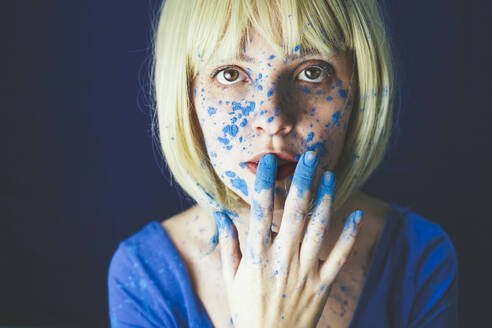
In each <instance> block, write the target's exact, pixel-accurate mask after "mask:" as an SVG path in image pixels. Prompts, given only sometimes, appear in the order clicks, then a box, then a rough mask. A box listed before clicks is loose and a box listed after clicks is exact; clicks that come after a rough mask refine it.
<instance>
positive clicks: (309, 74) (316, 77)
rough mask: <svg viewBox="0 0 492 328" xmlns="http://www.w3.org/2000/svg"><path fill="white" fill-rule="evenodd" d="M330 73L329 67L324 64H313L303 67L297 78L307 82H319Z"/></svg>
mask: <svg viewBox="0 0 492 328" xmlns="http://www.w3.org/2000/svg"><path fill="white" fill-rule="evenodd" d="M329 75H330V72H329V68H328V67H325V66H322V65H311V66H308V67H306V68H305V69H303V70H302V71H301V72H300V73H299V74H298V75H297V79H298V80H302V81H307V82H314V83H318V82H321V81H323V80H324V79H325V78H326V77H327V76H329Z"/></svg>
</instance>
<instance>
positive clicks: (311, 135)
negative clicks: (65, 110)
mask: <svg viewBox="0 0 492 328" xmlns="http://www.w3.org/2000/svg"><path fill="white" fill-rule="evenodd" d="M313 136H314V133H313V132H310V133H309V134H308V136H307V139H306V143H310V142H311V141H313Z"/></svg>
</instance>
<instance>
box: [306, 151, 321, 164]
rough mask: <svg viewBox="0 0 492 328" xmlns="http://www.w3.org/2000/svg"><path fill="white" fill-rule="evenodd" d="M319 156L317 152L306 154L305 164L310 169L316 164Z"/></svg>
mask: <svg viewBox="0 0 492 328" xmlns="http://www.w3.org/2000/svg"><path fill="white" fill-rule="evenodd" d="M317 159H318V156H317V154H316V152H315V151H312V150H310V151H308V152H306V153H304V164H305V165H306V166H309V167H313V166H314V165H315V163H316V160H317Z"/></svg>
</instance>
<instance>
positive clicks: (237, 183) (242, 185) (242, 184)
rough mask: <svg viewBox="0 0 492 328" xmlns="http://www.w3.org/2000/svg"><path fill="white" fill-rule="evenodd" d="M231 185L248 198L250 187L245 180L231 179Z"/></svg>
mask: <svg viewBox="0 0 492 328" xmlns="http://www.w3.org/2000/svg"><path fill="white" fill-rule="evenodd" d="M231 183H232V186H233V187H234V188H236V189H238V190H239V191H241V192H242V193H243V194H244V195H245V196H248V185H247V184H246V181H244V179H241V178H240V177H236V178H235V179H231Z"/></svg>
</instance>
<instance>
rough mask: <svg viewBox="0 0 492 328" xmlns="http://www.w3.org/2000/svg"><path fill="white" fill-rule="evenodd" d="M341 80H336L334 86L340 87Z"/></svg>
mask: <svg viewBox="0 0 492 328" xmlns="http://www.w3.org/2000/svg"><path fill="white" fill-rule="evenodd" d="M342 83H343V82H342V80H338V81H337V83H336V84H335V86H336V87H341V86H342Z"/></svg>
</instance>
